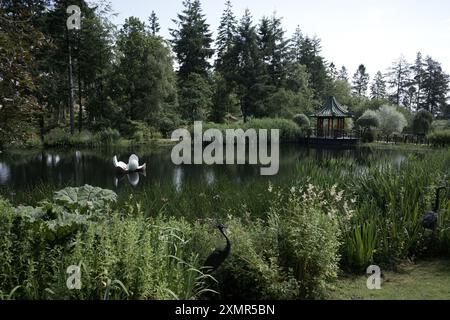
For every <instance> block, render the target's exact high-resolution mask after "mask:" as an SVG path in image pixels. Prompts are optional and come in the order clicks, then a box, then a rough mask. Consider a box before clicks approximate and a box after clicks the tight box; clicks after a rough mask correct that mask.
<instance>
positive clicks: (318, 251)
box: [269, 185, 351, 298]
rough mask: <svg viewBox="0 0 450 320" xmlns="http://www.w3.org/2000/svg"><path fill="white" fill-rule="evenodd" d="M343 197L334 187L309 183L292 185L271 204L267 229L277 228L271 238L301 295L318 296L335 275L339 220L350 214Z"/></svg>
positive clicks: (336, 270) (338, 242)
mask: <svg viewBox="0 0 450 320" xmlns="http://www.w3.org/2000/svg"><path fill="white" fill-rule="evenodd" d="M325 199H326V200H325ZM342 200H343V199H342V193H337V192H336V190H335V189H334V188H332V189H331V190H329V192H324V191H320V190H317V189H316V188H315V187H314V186H312V185H309V186H308V187H305V188H302V189H300V190H297V189H296V188H292V189H291V190H290V194H288V195H287V196H284V197H279V198H278V199H277V201H280V202H275V203H274V205H273V206H272V209H271V213H270V216H269V221H271V228H270V229H275V230H276V237H275V238H274V239H273V241H274V242H275V243H276V245H277V249H278V250H279V256H278V259H279V261H281V265H282V266H283V267H284V268H285V269H286V270H291V271H292V275H293V276H294V278H295V279H296V280H297V281H298V284H299V289H300V291H299V295H300V297H303V298H317V297H320V296H321V295H322V294H323V293H324V291H325V289H326V288H327V284H329V283H330V281H331V280H333V279H334V278H336V277H337V272H338V270H339V267H338V261H339V256H338V251H339V247H340V227H339V222H338V221H339V219H341V218H342V219H346V216H347V215H349V214H351V212H350V211H349V210H346V209H345V208H346V206H347V205H346V204H345V203H344V202H342V203H341V201H342Z"/></svg>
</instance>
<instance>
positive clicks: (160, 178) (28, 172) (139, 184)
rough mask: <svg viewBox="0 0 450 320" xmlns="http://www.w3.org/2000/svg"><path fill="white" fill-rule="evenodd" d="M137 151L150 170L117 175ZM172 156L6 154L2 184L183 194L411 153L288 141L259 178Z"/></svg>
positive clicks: (255, 172) (166, 152) (250, 170)
mask: <svg viewBox="0 0 450 320" xmlns="http://www.w3.org/2000/svg"><path fill="white" fill-rule="evenodd" d="M133 153H136V154H139V157H140V158H141V159H142V161H143V162H145V163H147V172H148V173H149V174H148V175H147V176H146V175H145V174H139V173H134V174H129V175H117V172H116V169H115V168H114V166H113V164H112V161H111V159H112V158H113V156H114V155H117V156H118V157H120V158H128V157H129V156H130V155H131V154H133ZM170 154H171V148H170V147H169V148H158V149H156V148H150V147H146V148H138V149H131V148H130V149H127V148H125V149H114V148H112V149H98V150H72V151H60V150H59V151H57V152H56V151H55V152H52V151H44V152H42V151H36V152H26V153H24V152H22V153H19V154H14V153H2V154H0V186H3V187H7V188H8V189H9V190H11V189H12V190H14V191H15V192H17V193H20V192H21V191H22V190H30V189H33V188H35V187H37V186H42V185H45V186H46V187H47V188H48V189H50V190H58V189H61V188H64V187H66V186H82V185H84V184H90V185H93V186H98V187H101V188H106V189H112V190H115V191H116V192H117V193H118V194H119V195H121V194H125V195H126V194H129V193H131V192H133V191H134V190H138V191H145V190H146V188H151V187H153V186H155V185H157V186H159V187H160V188H165V190H168V192H177V193H179V192H181V191H182V190H184V189H186V188H190V187H193V186H196V185H204V186H206V187H208V188H214V187H216V186H217V185H218V184H220V183H221V182H222V181H227V182H230V183H233V184H235V185H236V187H238V186H239V185H241V184H243V183H246V182H247V181H251V182H252V183H253V181H254V180H255V179H258V181H265V182H268V181H275V179H282V178H283V177H287V178H289V177H293V176H294V173H295V172H296V170H298V166H299V164H300V165H301V164H302V163H305V161H312V162H314V163H318V164H324V165H328V164H329V163H334V162H336V160H339V159H351V160H352V161H354V162H355V163H356V164H358V165H360V166H361V168H365V167H366V166H367V164H368V163H369V162H370V163H374V162H379V161H389V162H390V163H393V164H394V165H395V166H397V167H398V166H400V164H401V163H402V162H403V161H404V160H405V158H406V155H407V153H406V152H404V151H392V150H391V151H387V150H384V151H383V150H376V151H371V150H370V149H364V148H358V149H349V150H342V149H336V148H335V149H314V148H303V147H300V146H297V145H287V146H282V147H281V149H280V171H279V174H278V175H277V176H274V177H261V176H260V170H259V167H258V166H251V165H230V166H228V165H223V166H218V165H213V166H207V165H196V166H194V165H192V166H188V165H183V166H175V165H174V164H173V163H172V161H171V158H170ZM130 186H131V187H132V188H130Z"/></svg>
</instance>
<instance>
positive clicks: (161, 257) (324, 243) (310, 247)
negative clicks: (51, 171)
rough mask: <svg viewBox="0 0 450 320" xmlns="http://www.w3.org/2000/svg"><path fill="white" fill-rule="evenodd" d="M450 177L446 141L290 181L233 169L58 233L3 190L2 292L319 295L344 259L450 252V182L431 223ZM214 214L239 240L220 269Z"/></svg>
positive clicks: (332, 165) (314, 166)
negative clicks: (54, 236)
mask: <svg viewBox="0 0 450 320" xmlns="http://www.w3.org/2000/svg"><path fill="white" fill-rule="evenodd" d="M449 176H450V152H449V151H437V152H432V153H430V154H427V155H421V156H411V157H409V158H407V159H405V160H404V161H403V162H402V163H400V164H392V163H376V164H373V165H368V166H366V165H364V166H363V165H361V164H360V163H359V162H358V161H356V160H346V159H340V160H339V159H325V160H323V161H321V162H314V161H309V160H308V161H305V162H304V163H302V164H301V165H299V166H298V168H297V170H296V172H295V174H294V175H292V176H290V177H289V178H288V179H286V180H283V181H278V183H275V182H274V183H273V184H272V183H267V181H266V180H265V182H259V181H257V182H255V181H251V182H248V183H242V184H241V188H239V189H237V188H236V185H235V184H233V183H230V182H229V181H228V180H226V179H224V181H219V182H218V183H217V184H216V185H215V186H212V187H209V188H206V187H203V186H199V185H198V184H193V185H192V188H190V186H189V188H183V190H179V191H177V190H172V189H161V188H159V186H156V185H155V186H154V188H150V189H149V190H147V191H146V194H145V195H141V196H142V197H141V198H140V199H142V201H140V202H137V201H136V200H135V199H134V198H130V199H127V200H122V201H119V203H118V204H117V205H115V206H113V207H112V208H110V209H109V210H110V211H108V214H107V215H106V216H107V217H108V219H106V220H104V221H103V220H101V221H97V222H91V223H88V224H86V225H84V226H83V227H82V228H80V229H79V230H78V232H76V233H74V234H73V235H72V236H71V237H69V238H64V239H58V240H53V241H50V240H48V238H46V237H45V236H44V232H45V228H44V227H43V226H42V225H41V224H39V223H37V224H36V223H33V224H30V223H29V221H27V220H25V219H23V218H22V217H21V216H20V215H17V214H16V209H14V208H13V207H12V206H11V205H10V204H9V203H8V202H6V201H3V200H0V298H4V299H9V298H15V299H196V298H205V297H206V298H217V297H221V298H245V299H278V298H285V299H296V298H317V297H320V296H321V294H322V293H323V291H324V290H326V288H327V286H328V284H329V283H330V282H332V281H333V279H334V278H335V277H336V274H337V272H338V271H339V268H341V269H345V270H352V271H356V272H361V271H363V270H364V269H365V268H367V266H368V265H370V264H373V263H375V264H379V265H383V266H389V267H395V265H396V264H397V263H398V262H399V261H401V260H403V259H414V258H417V257H421V256H427V255H438V256H443V255H448V254H450V251H449V248H450V202H449V201H448V195H449V192H447V194H446V195H445V196H443V198H442V201H441V205H440V208H439V228H438V230H437V231H436V232H434V233H431V232H429V231H426V230H425V229H424V228H423V227H422V226H421V220H422V217H423V215H424V214H425V213H426V212H428V211H430V210H431V209H432V205H433V203H434V194H435V188H436V187H437V186H441V185H446V186H447V187H450V181H449ZM227 181H228V182H227ZM45 193H46V191H45V190H44V191H43V193H42V194H45ZM209 217H217V218H219V219H220V220H221V221H222V222H223V223H224V224H225V225H226V226H227V228H228V233H229V236H230V238H231V239H232V251H231V255H230V257H229V258H228V259H227V260H226V262H225V264H224V265H223V266H222V267H221V268H220V269H219V270H218V271H217V273H215V274H214V278H212V277H210V276H207V275H205V274H203V273H202V272H201V266H202V262H203V261H204V260H205V259H206V257H207V256H208V255H209V254H210V253H211V252H212V250H214V248H217V247H221V246H223V245H224V240H223V238H222V237H221V236H220V234H219V233H218V232H215V231H214V228H213V227H212V226H211V224H209V223H204V222H205V221H207V218H209ZM197 219H203V220H204V221H203V223H202V222H201V221H197ZM69 265H79V266H81V268H82V275H83V278H82V279H83V280H82V281H83V286H82V290H80V291H76V290H75V291H70V290H68V289H67V287H66V279H67V274H66V269H67V266H69Z"/></svg>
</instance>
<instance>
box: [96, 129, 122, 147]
mask: <svg viewBox="0 0 450 320" xmlns="http://www.w3.org/2000/svg"><path fill="white" fill-rule="evenodd" d="M119 139H120V133H119V131H117V130H116V129H111V128H107V129H103V130H102V131H100V132H99V133H97V134H96V135H95V140H97V141H98V142H99V143H100V144H102V145H112V144H114V143H116V142H117V141H119Z"/></svg>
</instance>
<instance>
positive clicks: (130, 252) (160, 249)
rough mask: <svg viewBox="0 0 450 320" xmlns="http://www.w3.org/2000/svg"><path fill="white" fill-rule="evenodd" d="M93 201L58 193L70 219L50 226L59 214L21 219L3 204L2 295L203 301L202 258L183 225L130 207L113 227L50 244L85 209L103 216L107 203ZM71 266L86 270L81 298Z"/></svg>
mask: <svg viewBox="0 0 450 320" xmlns="http://www.w3.org/2000/svg"><path fill="white" fill-rule="evenodd" d="M90 188H91V189H92V190H91V191H93V193H94V194H96V195H98V196H100V199H97V198H96V197H95V199H97V200H99V201H102V199H103V200H104V201H107V200H108V199H110V195H111V194H112V192H111V191H108V190H100V189H99V190H97V189H93V188H92V187H90ZM96 190H97V191H96ZM90 194H91V193H90V192H89V193H83V192H82V190H78V191H76V190H75V189H73V188H72V189H67V190H63V191H61V192H59V193H58V194H57V195H56V197H55V201H57V202H58V203H60V204H65V206H64V207H60V209H61V210H64V211H66V212H65V213H62V214H61V215H60V216H59V218H57V219H56V220H54V221H52V220H49V219H48V218H49V217H50V219H51V216H52V215H54V214H55V212H54V211H51V212H50V211H46V212H45V211H43V210H42V208H36V209H38V211H40V212H41V213H43V214H42V215H29V214H15V212H14V211H15V210H14V209H13V208H12V207H11V205H10V204H9V203H7V202H5V201H3V200H1V199H0V295H1V294H2V293H10V292H11V293H14V295H13V297H12V298H17V299H90V300H92V299H183V300H189V299H195V298H198V297H199V296H200V295H202V294H203V292H204V290H205V286H206V282H205V279H206V278H207V277H206V276H205V275H203V274H202V273H201V272H200V271H199V270H198V265H199V261H198V255H197V254H196V253H194V252H192V251H191V246H190V243H189V241H188V239H190V238H191V235H192V227H191V226H190V225H189V224H187V223H186V222H185V221H184V220H182V219H180V220H174V219H164V218H161V217H156V218H152V219H146V218H144V217H143V212H142V210H141V208H140V206H139V205H130V204H126V205H125V206H124V207H123V208H124V209H125V210H126V212H125V213H124V214H121V213H119V212H117V211H114V212H112V211H109V212H108V215H105V216H104V217H105V218H107V219H103V220H96V219H94V220H91V221H88V222H85V223H84V224H83V226H84V227H83V228H79V229H78V231H75V233H72V235H71V236H70V237H65V238H58V239H55V238H49V237H47V233H48V229H49V228H51V227H52V226H56V225H58V224H59V227H58V229H59V230H61V229H62V228H64V227H63V226H62V225H61V223H63V220H64V219H66V218H67V215H71V216H73V217H75V218H76V219H79V218H80V217H89V216H90V215H85V214H80V211H79V210H80V208H86V209H87V210H91V209H92V210H93V212H95V214H98V206H99V205H100V202H98V201H96V200H95V199H94V198H92V199H91V196H90ZM89 199H91V200H92V201H90V200H89ZM91 205H92V206H91ZM86 206H87V207H86ZM102 207H104V206H103V205H102ZM75 208H77V209H75ZM89 208H91V209H89ZM23 210H24V209H23V208H20V209H19V211H20V212H23ZM29 210H32V208H29ZM61 218H62V219H61ZM71 265H78V266H80V267H81V275H82V288H81V290H72V291H71V290H68V289H67V286H66V281H67V274H66V269H67V267H68V266H71Z"/></svg>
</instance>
